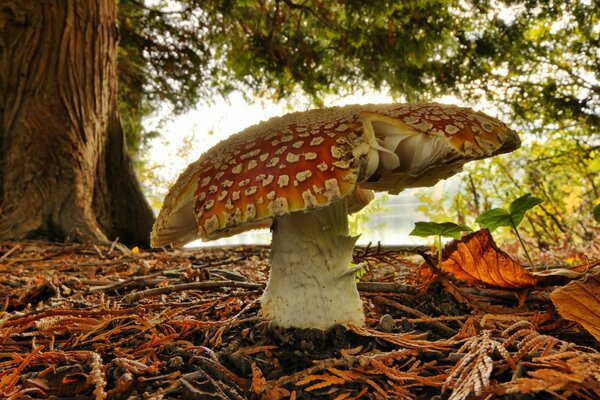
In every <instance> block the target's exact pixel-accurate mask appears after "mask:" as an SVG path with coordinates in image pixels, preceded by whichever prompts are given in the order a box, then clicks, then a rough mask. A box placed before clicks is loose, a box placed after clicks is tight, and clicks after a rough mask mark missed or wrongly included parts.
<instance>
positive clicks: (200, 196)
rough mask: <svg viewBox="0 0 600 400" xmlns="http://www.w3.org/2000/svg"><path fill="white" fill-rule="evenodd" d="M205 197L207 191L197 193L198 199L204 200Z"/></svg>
mask: <svg viewBox="0 0 600 400" xmlns="http://www.w3.org/2000/svg"><path fill="white" fill-rule="evenodd" d="M205 198H206V193H205V192H200V193H198V194H197V195H196V200H198V201H204V199H205Z"/></svg>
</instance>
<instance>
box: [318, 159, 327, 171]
mask: <svg viewBox="0 0 600 400" xmlns="http://www.w3.org/2000/svg"><path fill="white" fill-rule="evenodd" d="M317 169H318V170H319V171H321V172H325V171H327V170H328V169H329V167H328V166H327V163H326V162H325V161H323V162H322V163H320V164H319V165H317Z"/></svg>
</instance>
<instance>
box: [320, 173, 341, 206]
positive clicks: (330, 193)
mask: <svg viewBox="0 0 600 400" xmlns="http://www.w3.org/2000/svg"><path fill="white" fill-rule="evenodd" d="M323 194H324V196H325V198H326V199H327V201H329V202H332V201H334V200H337V199H339V198H340V197H341V196H342V193H341V192H340V186H339V185H338V181H337V179H335V178H331V179H327V180H326V181H325V193H323Z"/></svg>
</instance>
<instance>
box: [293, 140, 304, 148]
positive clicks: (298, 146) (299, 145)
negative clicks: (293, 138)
mask: <svg viewBox="0 0 600 400" xmlns="http://www.w3.org/2000/svg"><path fill="white" fill-rule="evenodd" d="M303 145H304V140H298V141H297V142H294V143H293V144H292V147H293V148H295V149H299V148H300V147H302V146H303Z"/></svg>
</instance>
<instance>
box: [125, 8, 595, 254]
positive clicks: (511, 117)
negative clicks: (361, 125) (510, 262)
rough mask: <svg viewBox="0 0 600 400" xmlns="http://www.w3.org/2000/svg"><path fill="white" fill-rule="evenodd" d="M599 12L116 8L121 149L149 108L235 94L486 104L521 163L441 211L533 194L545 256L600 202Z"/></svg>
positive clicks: (574, 239) (531, 231) (468, 179)
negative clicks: (370, 95)
mask: <svg viewBox="0 0 600 400" xmlns="http://www.w3.org/2000/svg"><path fill="white" fill-rule="evenodd" d="M597 3H598V2H594V1H583V0H575V1H571V0H556V1H546V0H511V1H508V0H504V1H502V0H501V1H495V2H489V1H479V0H465V1H459V0H408V1H392V0H384V1H378V2H364V1H354V0H353V1H340V0H332V1H327V2H324V1H321V0H306V1H302V2H300V1H297V0H273V1H265V0H258V1H248V0H227V1H221V0H219V1H217V0H202V1H201V0H160V1H153V2H152V5H149V4H150V3H148V4H146V3H145V2H144V0H119V3H118V7H119V35H120V46H121V49H120V52H119V56H120V57H119V79H120V97H121V115H122V118H123V120H124V122H125V128H126V132H127V134H128V143H129V145H130V148H131V149H132V151H136V150H137V149H139V148H140V146H141V147H142V148H143V145H144V140H145V139H144V138H147V137H148V136H147V135H148V134H149V133H148V132H142V125H141V123H140V121H142V120H143V119H144V118H145V117H147V116H148V115H150V114H151V113H152V112H153V111H155V110H157V109H158V108H160V107H163V108H164V107H168V108H169V110H170V111H172V112H173V113H178V112H182V111H185V110H187V109H189V108H190V107H192V106H193V105H195V104H196V103H197V102H198V101H201V102H204V103H210V102H211V100H212V99H214V97H215V96H222V95H227V94H228V93H230V92H232V91H240V92H242V93H245V94H246V95H247V96H249V97H250V96H258V97H261V98H266V97H269V98H275V99H280V98H289V97H290V96H296V95H299V94H301V95H307V96H309V97H310V98H312V100H313V102H314V103H315V104H317V105H320V104H322V102H323V100H322V99H323V96H324V95H327V94H331V93H334V94H344V93H349V92H360V91H362V90H363V89H364V88H365V87H369V88H371V87H373V88H376V89H383V90H388V91H389V92H390V93H391V94H392V95H393V96H397V97H399V98H402V100H409V101H413V100H429V99H431V98H435V97H437V96H441V95H446V94H453V95H455V96H458V97H459V98H461V99H462V100H464V101H466V102H468V103H471V104H476V105H478V106H479V107H481V106H485V105H490V107H494V109H493V111H492V113H494V112H495V113H496V114H497V116H499V117H501V118H502V119H503V120H505V121H506V122H508V123H509V125H511V126H512V127H514V128H516V129H517V130H519V131H521V132H523V133H524V134H525V135H524V137H525V139H526V140H525V141H524V146H523V149H522V150H521V151H519V152H515V153H513V154H510V155H507V156H503V157H498V158H495V159H494V160H491V161H485V162H481V163H478V164H476V165H475V166H472V167H467V170H468V172H469V173H468V174H467V175H465V176H464V180H463V183H462V187H461V190H459V191H458V194H454V193H452V196H453V197H452V198H451V199H450V198H448V201H447V207H448V209H449V210H451V211H452V212H455V213H456V216H457V220H458V221H459V222H460V223H465V224H469V223H472V219H473V216H475V215H478V214H479V213H481V212H483V211H485V210H488V209H490V208H491V207H492V206H493V205H494V204H498V203H500V202H501V201H502V200H503V199H505V198H507V197H512V196H514V194H515V193H527V192H533V193H536V194H537V195H538V196H539V197H540V198H541V199H542V200H544V204H543V205H541V206H540V207H536V209H535V210H533V211H532V212H531V213H529V214H528V221H529V222H531V223H530V224H527V225H526V226H524V227H522V229H521V230H522V231H523V233H524V234H526V235H528V236H529V237H531V238H534V239H535V240H536V241H537V244H538V247H539V248H540V249H543V248H546V247H548V246H549V245H550V244H552V245H556V246H561V245H569V246H573V245H578V244H581V243H585V242H588V241H591V240H592V238H593V229H594V227H592V226H591V225H590V223H591V222H592V221H590V220H589V219H588V220H587V221H586V220H582V219H581V218H577V217H573V216H576V215H589V213H590V212H591V211H592V205H593V204H595V203H596V202H597V200H598V199H599V198H600V174H598V173H597V172H598V170H599V168H600V161H599V160H600V84H599V81H600V52H598V48H599V47H600V35H599V34H598V26H599V21H600V7H598V4H597ZM165 104H166V106H165ZM435 210H436V208H435V207H433V208H430V209H429V212H430V213H435V212H436V211H435ZM444 218H447V217H444ZM432 219H436V218H432ZM503 234H504V233H503V232H500V235H503Z"/></svg>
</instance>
